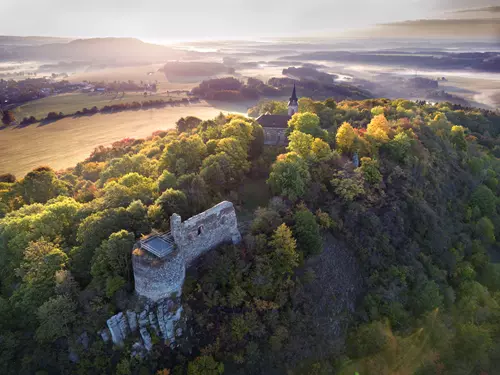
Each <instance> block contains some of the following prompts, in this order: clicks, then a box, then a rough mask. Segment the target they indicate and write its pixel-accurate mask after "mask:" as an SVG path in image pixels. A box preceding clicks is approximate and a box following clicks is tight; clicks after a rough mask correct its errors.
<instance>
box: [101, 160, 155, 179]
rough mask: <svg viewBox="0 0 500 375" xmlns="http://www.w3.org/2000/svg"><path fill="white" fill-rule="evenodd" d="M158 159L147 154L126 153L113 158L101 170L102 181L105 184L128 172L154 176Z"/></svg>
mask: <svg viewBox="0 0 500 375" xmlns="http://www.w3.org/2000/svg"><path fill="white" fill-rule="evenodd" d="M156 169H157V161H156V160H154V161H153V160H151V159H148V158H147V157H146V156H145V155H142V154H138V155H132V156H130V155H125V156H123V157H121V158H114V159H111V160H110V161H109V163H108V165H107V166H106V168H104V170H103V171H102V172H101V177H100V181H101V183H102V184H103V185H104V183H105V182H106V181H108V180H109V179H111V178H120V177H122V176H123V175H126V174H127V173H133V172H135V173H138V174H140V175H141V176H146V177H149V176H152V175H154V174H155V173H156Z"/></svg>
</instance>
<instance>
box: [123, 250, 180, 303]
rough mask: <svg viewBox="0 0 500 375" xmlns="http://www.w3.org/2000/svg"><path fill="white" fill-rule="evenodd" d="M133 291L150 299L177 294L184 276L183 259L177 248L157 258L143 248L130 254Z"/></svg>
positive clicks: (154, 299)
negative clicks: (163, 256)
mask: <svg viewBox="0 0 500 375" xmlns="http://www.w3.org/2000/svg"><path fill="white" fill-rule="evenodd" d="M132 266H133V269H134V281H135V291H136V293H137V294H139V295H140V296H144V297H146V298H148V299H149V300H152V301H159V300H161V299H164V298H170V297H172V294H173V293H176V295H177V296H179V295H180V294H181V292H182V285H183V284H184V278H185V276H186V266H185V261H184V259H183V257H182V256H181V254H179V251H178V250H175V251H174V252H173V253H172V254H169V255H168V256H167V257H166V258H165V259H159V258H157V257H155V256H153V255H151V254H149V253H148V252H147V251H145V250H136V251H135V252H134V255H132Z"/></svg>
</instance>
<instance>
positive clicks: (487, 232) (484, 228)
mask: <svg viewBox="0 0 500 375" xmlns="http://www.w3.org/2000/svg"><path fill="white" fill-rule="evenodd" d="M476 234H477V236H478V237H479V238H480V239H481V240H482V241H483V242H484V243H486V244H492V243H495V241H496V239H495V226H494V225H493V223H492V222H491V220H490V219H489V218H487V217H482V218H481V219H479V221H478V222H477V224H476Z"/></svg>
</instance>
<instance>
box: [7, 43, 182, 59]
mask: <svg viewBox="0 0 500 375" xmlns="http://www.w3.org/2000/svg"><path fill="white" fill-rule="evenodd" d="M5 38H12V39H9V40H10V42H11V43H10V44H9V45H8V46H9V48H7V49H6V50H4V51H1V50H0V60H9V59H23V60H24V59H44V60H56V61H58V60H73V61H74V60H86V61H89V60H92V61H94V62H95V61H100V62H101V61H117V60H119V61H124V62H126V61H134V62H141V61H143V62H148V63H151V62H153V61H165V59H176V58H179V57H181V56H182V55H184V54H185V52H183V51H178V50H175V49H173V48H170V47H166V46H162V45H158V44H151V43H146V42H143V41H141V40H139V39H136V38H88V39H75V40H70V39H66V40H64V39H63V41H61V42H59V39H58V38H47V42H48V43H36V44H34V43H33V44H30V43H27V42H23V40H22V39H16V38H19V37H5ZM6 40H7V39H6ZM16 40H18V42H16ZM30 40H32V41H35V40H37V39H36V37H35V38H33V39H30ZM1 44H2V42H1V39H0V45H1Z"/></svg>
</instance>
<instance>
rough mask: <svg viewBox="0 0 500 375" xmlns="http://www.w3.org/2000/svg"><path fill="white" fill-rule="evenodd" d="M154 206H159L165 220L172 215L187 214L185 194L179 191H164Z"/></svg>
mask: <svg viewBox="0 0 500 375" xmlns="http://www.w3.org/2000/svg"><path fill="white" fill-rule="evenodd" d="M156 204H158V205H160V206H161V208H162V210H163V214H164V216H165V218H169V217H170V216H171V215H172V214H174V213H176V214H179V215H181V216H183V215H185V214H186V213H187V212H188V201H187V198H186V194H184V193H183V192H182V191H180V190H174V189H167V190H165V191H164V192H163V194H162V195H160V197H159V198H158V199H157V201H156Z"/></svg>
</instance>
